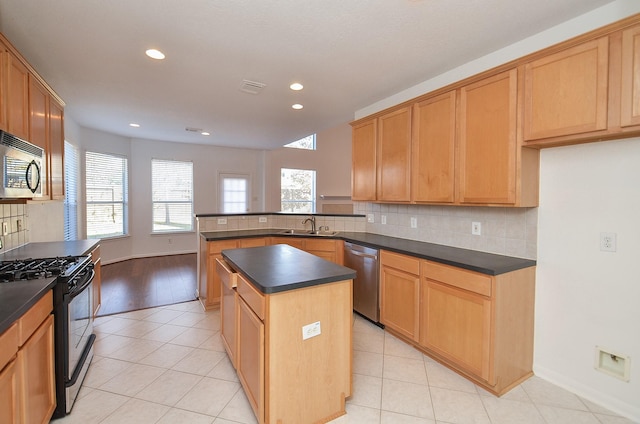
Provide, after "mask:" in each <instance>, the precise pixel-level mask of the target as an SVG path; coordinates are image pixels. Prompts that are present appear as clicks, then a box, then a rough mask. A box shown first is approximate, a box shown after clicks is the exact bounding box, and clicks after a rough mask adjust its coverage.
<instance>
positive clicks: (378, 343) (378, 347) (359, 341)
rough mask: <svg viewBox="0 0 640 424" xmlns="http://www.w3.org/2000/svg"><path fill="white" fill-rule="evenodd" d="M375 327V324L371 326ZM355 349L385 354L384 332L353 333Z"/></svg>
mask: <svg viewBox="0 0 640 424" xmlns="http://www.w3.org/2000/svg"><path fill="white" fill-rule="evenodd" d="M370 325H371V326H373V324H370ZM353 349H354V350H360V351H364V352H371V353H384V332H383V331H382V330H380V331H356V330H355V329H354V331H353Z"/></svg>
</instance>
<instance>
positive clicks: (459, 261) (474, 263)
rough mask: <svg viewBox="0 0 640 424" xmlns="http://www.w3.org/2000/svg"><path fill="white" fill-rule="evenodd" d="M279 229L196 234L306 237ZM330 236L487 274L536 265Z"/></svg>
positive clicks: (386, 240) (375, 237)
mask: <svg viewBox="0 0 640 424" xmlns="http://www.w3.org/2000/svg"><path fill="white" fill-rule="evenodd" d="M280 231H282V229H272V228H265V229H258V230H237V231H211V232H202V233H200V237H203V238H204V239H205V240H206V241H216V240H227V239H235V238H249V237H267V236H280V237H308V236H304V235H302V236H297V235H283V234H278V233H279V232H280ZM322 238H326V237H322ZM331 238H334V239H340V240H344V241H348V242H353V243H357V244H362V245H364V246H368V247H373V248H375V249H384V250H389V251H393V252H397V253H402V254H405V255H411V256H415V257H418V258H421V259H427V260H430V261H434V262H439V263H443V264H447V265H451V266H455V267H458V268H463V269H468V270H470V271H475V272H480V273H482V274H487V275H500V274H505V273H507V272H511V271H516V270H518V269H523V268H529V267H532V266H535V265H536V261H535V260H532V259H524V258H516V257H512V256H504V255H497V254H493V253H485V252H479V251H476V250H470V249H460V248H457V247H451V246H444V245H441V244H434V243H425V242H420V241H415V240H407V239H402V238H396V237H388V236H383V235H379V234H370V233H355V232H339V233H338V234H337V235H336V236H334V237H331Z"/></svg>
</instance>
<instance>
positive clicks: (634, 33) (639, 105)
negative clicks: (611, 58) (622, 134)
mask: <svg viewBox="0 0 640 424" xmlns="http://www.w3.org/2000/svg"><path fill="white" fill-rule="evenodd" d="M621 71H622V72H621V75H622V81H621V84H622V89H621V96H622V98H621V122H620V125H621V126H622V127H630V126H634V125H638V126H640V25H636V26H633V27H631V28H628V29H626V30H624V31H623V32H622V70H621Z"/></svg>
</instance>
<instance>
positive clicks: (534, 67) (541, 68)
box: [524, 37, 609, 141]
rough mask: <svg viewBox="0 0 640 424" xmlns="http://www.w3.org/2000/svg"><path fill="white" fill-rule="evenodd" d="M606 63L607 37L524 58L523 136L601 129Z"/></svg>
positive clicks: (535, 137)
mask: <svg viewBox="0 0 640 424" xmlns="http://www.w3.org/2000/svg"><path fill="white" fill-rule="evenodd" d="M608 66H609V38H608V37H601V38H598V39H595V40H591V41H588V42H584V43H582V44H580V45H577V46H575V47H572V48H569V49H566V50H562V51H560V52H558V53H555V54H551V55H547V56H544V57H542V58H540V59H537V60H534V61H532V62H529V63H527V64H526V65H525V67H524V72H525V103H524V140H525V141H532V140H540V139H548V138H551V137H558V136H568V135H575V134H582V133H587V132H593V131H604V130H606V129H607V100H608V91H607V90H608Z"/></svg>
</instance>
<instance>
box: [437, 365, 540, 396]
mask: <svg viewBox="0 0 640 424" xmlns="http://www.w3.org/2000/svg"><path fill="white" fill-rule="evenodd" d="M427 373H428V371H427ZM476 390H477V391H478V393H479V394H480V396H489V397H497V396H496V395H494V394H493V393H489V392H488V391H486V390H485V389H483V388H482V387H480V386H476ZM500 399H507V400H516V401H518V402H524V403H533V402H532V401H531V398H530V397H529V395H528V394H527V393H526V392H525V391H524V389H523V388H522V386H516V387H514V388H513V389H511V390H509V391H508V392H507V393H505V394H503V395H502V396H500Z"/></svg>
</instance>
